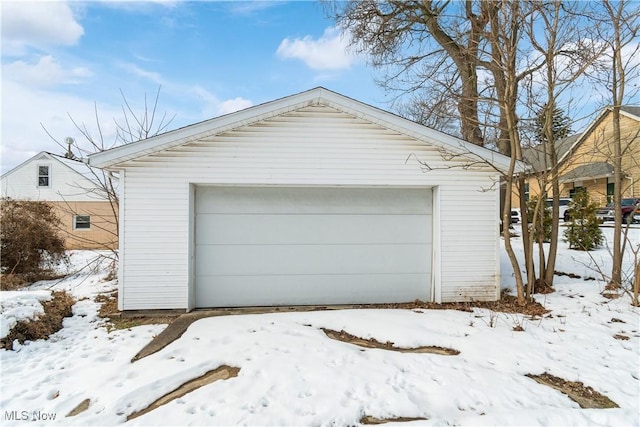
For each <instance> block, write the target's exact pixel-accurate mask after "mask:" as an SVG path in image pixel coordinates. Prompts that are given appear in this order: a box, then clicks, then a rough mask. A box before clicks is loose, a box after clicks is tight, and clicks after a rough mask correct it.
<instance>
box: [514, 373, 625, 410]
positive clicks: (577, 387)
mask: <svg viewBox="0 0 640 427" xmlns="http://www.w3.org/2000/svg"><path fill="white" fill-rule="evenodd" d="M525 376H526V377H528V378H531V379H533V380H534V381H536V382H537V383H539V384H544V385H546V386H549V387H551V388H553V389H556V390H558V391H560V392H561V393H564V394H566V395H567V396H568V397H569V398H570V399H571V400H573V401H574V402H576V403H577V404H578V405H580V407H581V408H583V409H589V408H593V409H607V408H619V406H618V405H617V404H616V403H615V402H614V401H613V400H611V399H609V398H608V397H607V396H604V395H602V394H600V393H598V392H597V391H595V390H594V389H593V388H591V387H589V386H586V385H584V384H583V383H581V382H579V381H567V380H563V379H562V378H559V377H556V376H553V375H551V374H549V373H547V372H545V373H543V374H540V375H534V374H526V375H525Z"/></svg>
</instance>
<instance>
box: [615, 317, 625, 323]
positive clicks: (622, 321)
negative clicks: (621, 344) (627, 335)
mask: <svg viewBox="0 0 640 427" xmlns="http://www.w3.org/2000/svg"><path fill="white" fill-rule="evenodd" d="M611 323H627V322H625V321H624V320H622V319H618V318H617V317H612V318H611Z"/></svg>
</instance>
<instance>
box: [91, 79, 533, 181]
mask: <svg viewBox="0 0 640 427" xmlns="http://www.w3.org/2000/svg"><path fill="white" fill-rule="evenodd" d="M315 105H323V106H328V107H331V108H334V109H336V110H338V111H341V112H343V113H347V114H350V115H352V116H355V117H357V118H360V119H363V120H366V121H369V122H371V123H375V124H378V125H380V126H382V127H384V128H387V129H390V130H394V131H396V132H399V133H401V134H404V135H407V136H410V137H412V138H415V139H417V140H420V141H423V142H426V143H428V144H432V145H434V146H437V147H440V148H442V149H444V150H446V151H450V152H452V153H455V154H462V155H465V154H467V155H469V156H470V157H476V158H479V159H481V160H484V161H487V162H489V163H491V164H492V165H494V167H496V168H499V169H505V170H506V169H507V168H508V167H509V163H510V161H511V159H510V158H509V157H507V156H504V155H502V154H500V153H498V152H495V151H492V150H489V149H487V148H484V147H480V146H477V145H475V144H472V143H470V142H467V141H464V140H462V139H459V138H456V137H453V136H451V135H447V134H445V133H443V132H440V131H437V130H434V129H430V128H427V127H425V126H423V125H421V124H418V123H415V122H412V121H410V120H407V119H405V118H402V117H400V116H398V115H395V114H392V113H390V112H387V111H384V110H381V109H379V108H376V107H373V106H371V105H368V104H364V103H362V102H359V101H356V100H354V99H352V98H349V97H346V96H344V95H340V94H338V93H336V92H333V91H330V90H328V89H325V88H323V87H317V88H315V89H311V90H308V91H305V92H301V93H298V94H295V95H290V96H287V97H285V98H280V99H277V100H275V101H270V102H266V103H264V104H260V105H256V106H253V107H249V108H247V109H244V110H240V111H237V112H234V113H231V114H227V115H223V116H220V117H216V118H213V119H209V120H206V121H203V122H199V123H195V124H193V125H190V126H186V127H183V128H180V129H176V130H173V131H170V132H166V133H163V134H161V135H157V136H155V137H152V138H149V139H144V140H141V141H137V142H134V143H131V144H127V145H123V146H120V147H116V148H112V149H110V150H106V151H103V152H101V153H95V154H92V155H90V156H89V158H88V162H89V164H90V165H91V166H96V167H100V168H109V167H113V166H116V165H118V164H120V163H123V162H126V161H129V160H133V159H136V158H138V157H141V156H146V155H149V154H153V153H157V152H160V151H164V150H167V149H170V148H173V147H177V146H180V145H183V144H187V143H189V142H192V141H196V140H199V139H202V138H206V137H210V136H214V135H217V134H220V133H223V132H227V131H230V130H233V129H236V128H239V127H242V126H247V125H250V124H253V123H256V122H259V121H262V120H265V119H268V118H271V117H275V116H278V115H281V114H284V113H287V112H291V111H295V110H298V109H300V108H302V107H307V106H315ZM516 167H517V168H518V169H520V168H524V166H523V165H520V164H518V165H517V166H516Z"/></svg>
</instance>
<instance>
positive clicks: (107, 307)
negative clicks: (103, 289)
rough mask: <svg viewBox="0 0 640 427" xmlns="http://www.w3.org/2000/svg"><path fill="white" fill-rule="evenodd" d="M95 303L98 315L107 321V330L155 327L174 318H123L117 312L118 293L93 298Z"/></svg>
mask: <svg viewBox="0 0 640 427" xmlns="http://www.w3.org/2000/svg"><path fill="white" fill-rule="evenodd" d="M94 301H95V302H97V303H100V304H101V305H100V310H98V315H99V316H100V317H102V318H103V319H109V326H108V329H109V330H113V329H129V328H133V327H136V326H141V325H157V324H162V323H166V324H169V323H171V322H172V321H173V320H174V319H175V318H176V316H132V317H124V316H122V315H121V313H120V311H119V310H118V291H115V292H112V293H110V294H101V295H98V296H97V297H95V299H94Z"/></svg>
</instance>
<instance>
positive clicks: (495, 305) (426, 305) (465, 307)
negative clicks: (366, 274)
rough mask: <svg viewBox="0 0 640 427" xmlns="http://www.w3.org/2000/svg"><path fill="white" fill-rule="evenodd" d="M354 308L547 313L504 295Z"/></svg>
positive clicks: (532, 302) (537, 314)
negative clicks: (456, 300)
mask: <svg viewBox="0 0 640 427" xmlns="http://www.w3.org/2000/svg"><path fill="white" fill-rule="evenodd" d="M355 307H356V308H394V309H406V310H418V309H427V310H459V311H465V312H469V313H470V312H472V311H473V308H474V307H476V308H486V309H489V310H491V311H497V312H501V313H520V314H526V315H529V316H542V315H544V314H546V313H548V312H549V310H547V309H546V308H544V307H543V306H542V304H540V303H538V302H536V301H533V300H531V301H528V302H525V305H519V304H518V298H517V297H515V296H512V295H509V294H506V293H503V294H502V295H501V296H500V299H499V300H498V301H470V302H445V303H440V304H438V303H435V302H424V301H420V300H415V301H413V302H408V303H394V304H368V305H362V306H360V305H356V306H355Z"/></svg>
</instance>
